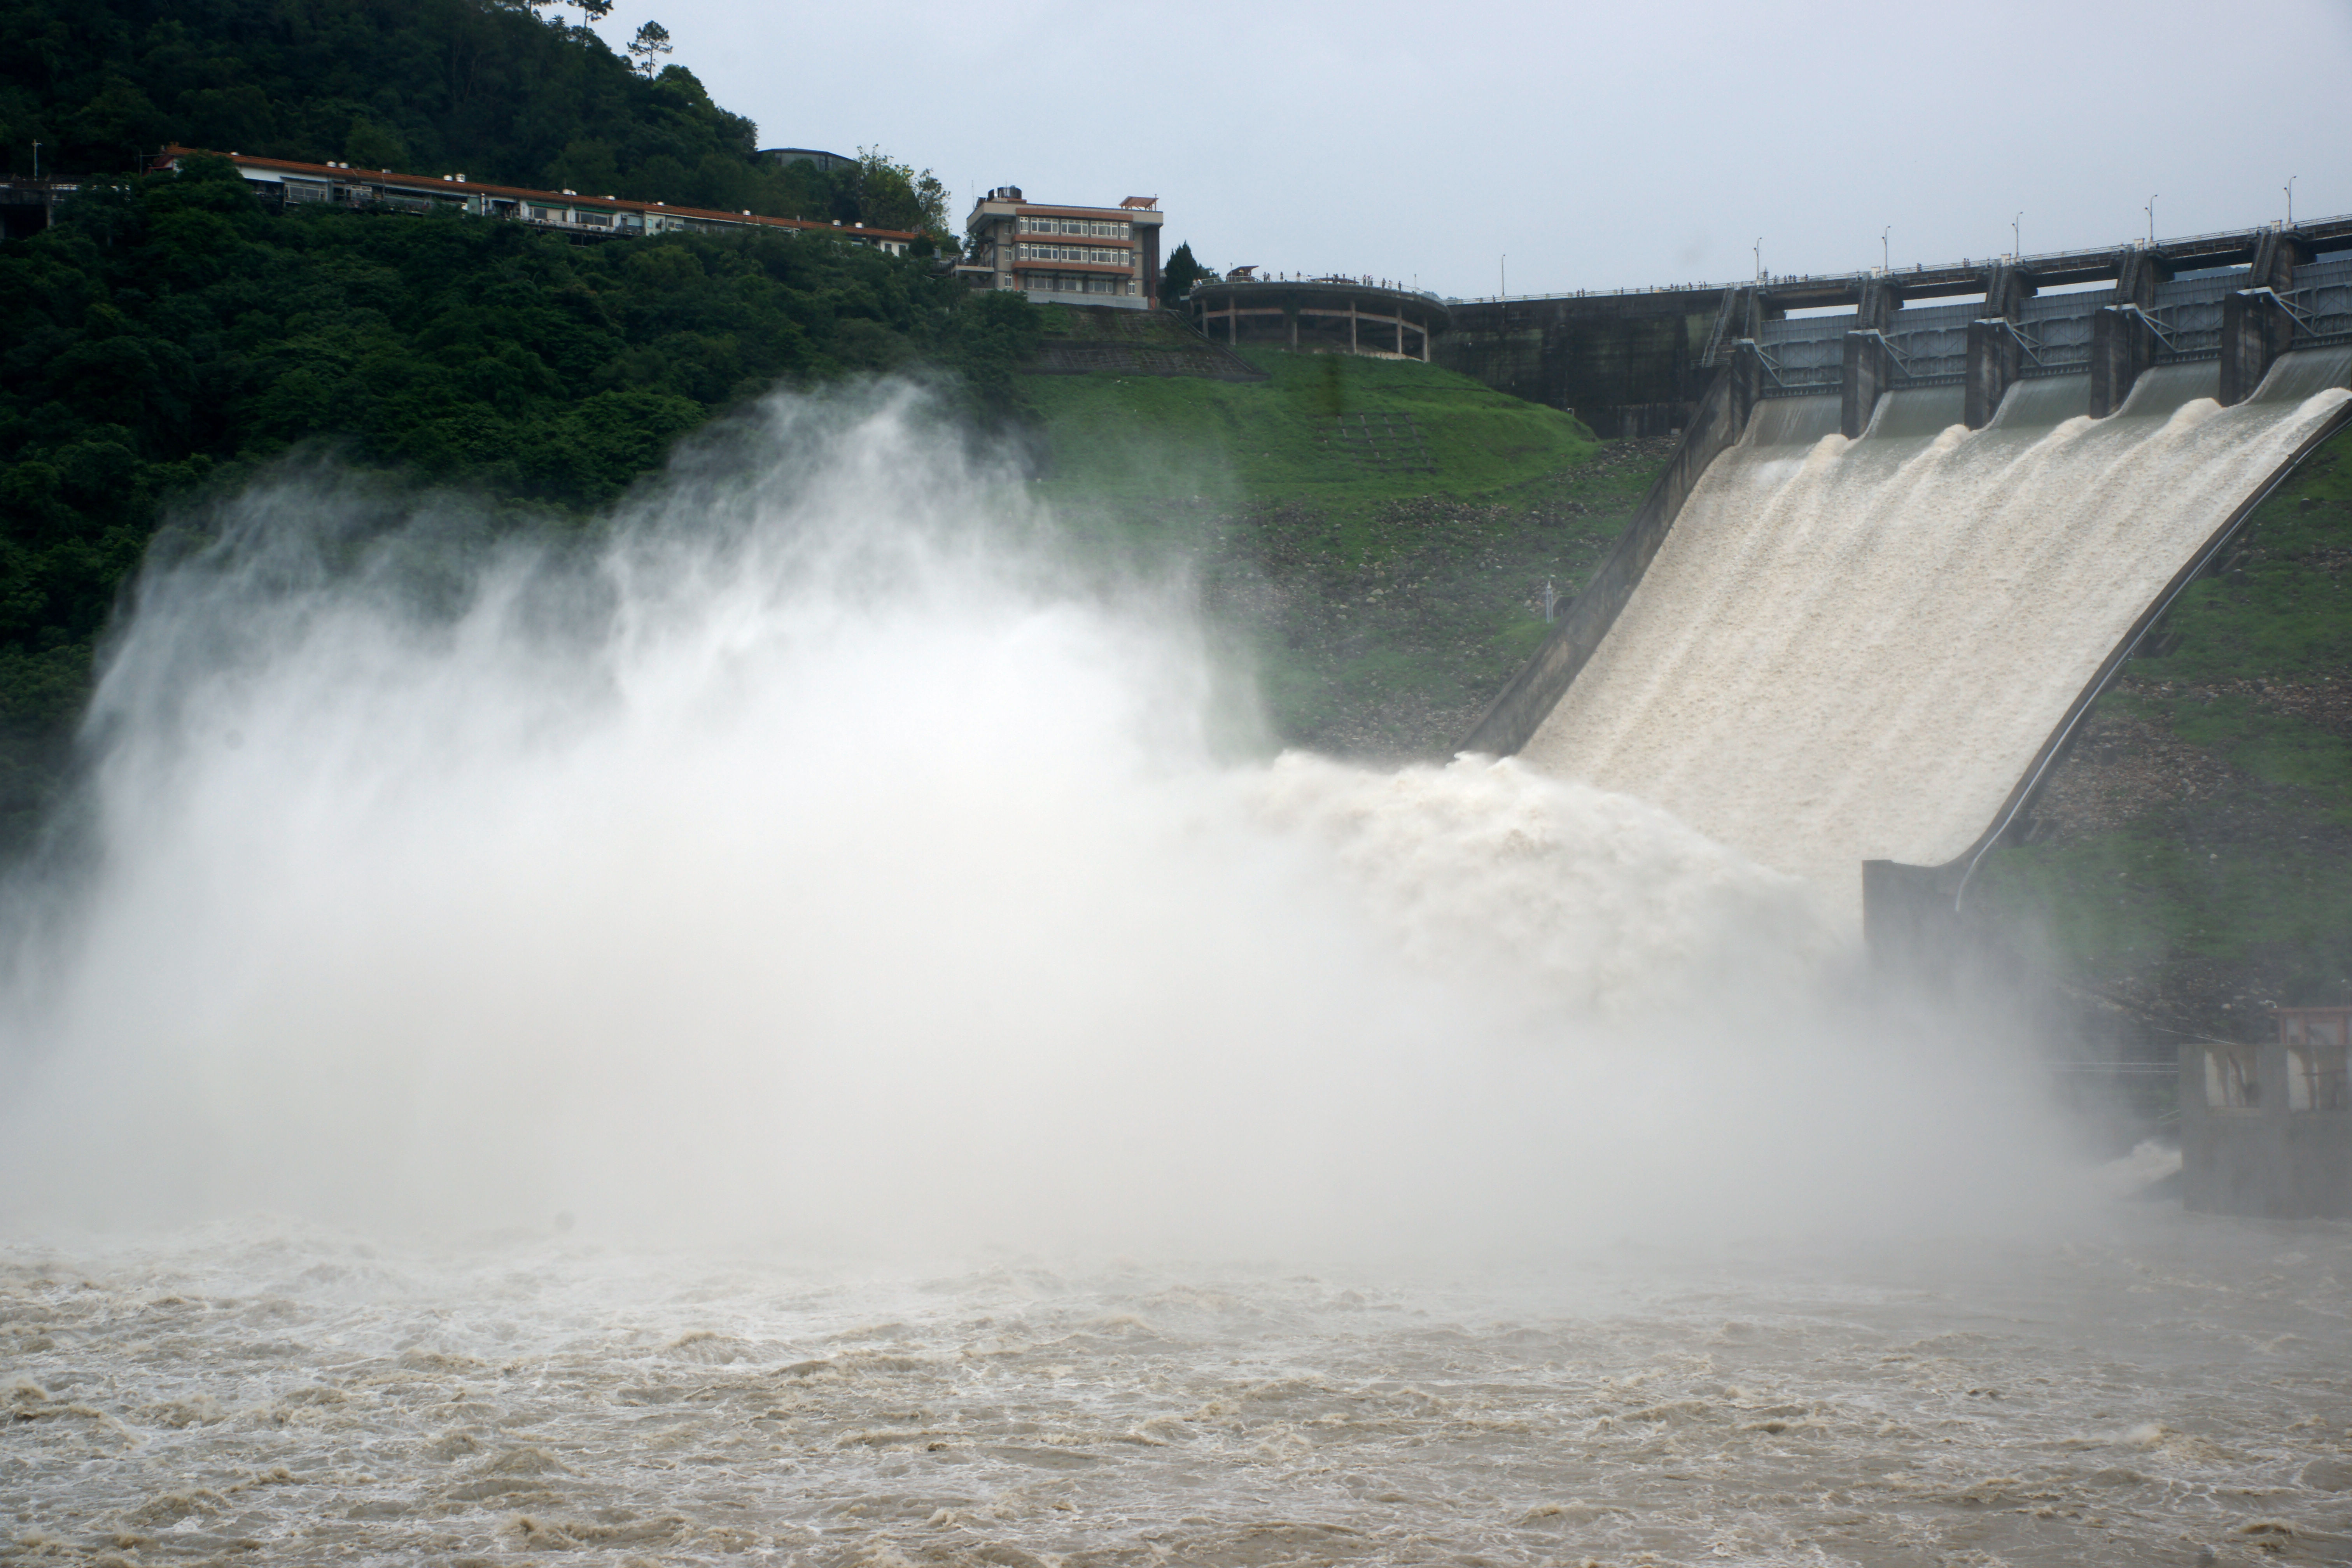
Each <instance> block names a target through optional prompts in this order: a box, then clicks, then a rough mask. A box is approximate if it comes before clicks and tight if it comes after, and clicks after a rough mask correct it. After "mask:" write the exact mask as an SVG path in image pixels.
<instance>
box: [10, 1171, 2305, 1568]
mask: <svg viewBox="0 0 2352 1568" xmlns="http://www.w3.org/2000/svg"><path fill="white" fill-rule="evenodd" d="M2347 1272H2352V1233H2347V1230H2346V1228H2345V1227H2342V1226H2309V1227H2303V1228H2294V1227H2287V1226H2255V1225H2245V1224H2237V1223H2231V1222H2224V1221H2215V1220H2205V1219H2198V1218H2193V1217H2192V1218H2184V1217H2183V1216H2181V1215H2179V1213H2178V1212H2177V1211H2172V1212H2167V1211H2165V1210H2162V1209H2158V1208H2155V1207H2150V1206H2144V1205H2130V1206H2118V1207H2116V1208H2115V1209H2113V1210H2109V1211H2105V1212H2102V1213H2100V1214H2099V1215H2097V1220H2096V1224H2095V1226H2086V1227H2085V1228H2084V1233H2083V1234H2079V1235H2077V1236H2075V1237H2073V1238H2072V1239H2048V1238H2045V1239H2043V1240H2041V1241H2037V1242H2034V1243H2031V1244H2021V1243H2019V1242H2014V1241H2011V1242H2001V1241H1994V1240H1987V1239H1983V1238H1981V1237H1979V1238H1977V1239H1973V1240H1970V1239H1956V1238H1949V1237H1945V1238H1937V1239H1934V1240H1932V1241H1930V1240H1928V1239H1926V1238H1922V1239H1921V1240H1920V1241H1918V1242H1916V1243H1914V1244H1888V1245H1885V1246H1882V1247H1877V1248H1875V1249H1874V1250H1872V1251H1871V1252H1870V1253H1869V1254H1868V1255H1867V1256H1858V1255H1857V1254H1856V1253H1855V1252H1854V1251H1853V1249H1852V1248H1851V1247H1847V1246H1844V1245H1842V1244H1839V1245H1832V1244H1828V1243H1822V1242H1816V1243H1814V1244H1812V1245H1807V1244H1804V1243H1796V1244H1787V1243H1781V1244H1774V1245H1769V1246H1768V1245H1763V1244H1757V1245H1740V1244H1737V1243H1733V1244H1727V1245H1726V1246H1724V1247H1721V1248H1719V1249H1717V1250H1716V1251H1714V1252H1713V1253H1712V1254H1711V1255H1709V1256H1707V1257H1706V1258H1689V1257H1683V1256H1675V1255H1671V1254H1667V1253H1664V1252H1662V1251H1660V1250H1659V1249H1656V1248H1648V1247H1641V1246H1638V1245H1633V1244H1628V1245H1626V1246H1624V1247H1620V1248H1616V1249H1612V1251H1609V1252H1604V1253H1601V1254H1597V1255H1588V1256H1583V1257H1579V1258H1555V1259H1551V1260H1548V1261H1547V1262H1545V1263H1543V1264H1541V1265H1536V1264H1527V1265H1522V1266H1520V1267H1519V1268H1517V1269H1516V1270H1514V1271H1513V1272H1510V1273H1508V1274H1497V1273H1494V1272H1491V1271H1489V1272H1484V1273H1474V1274H1469V1275H1457V1276H1454V1277H1445V1276H1429V1275H1416V1274H1412V1273H1410V1272H1408V1273H1407V1274H1405V1275H1403V1276H1402V1277H1401V1276H1400V1275H1398V1274H1397V1273H1394V1272H1382V1273H1380V1274H1374V1275H1356V1274H1345V1273H1326V1274H1322V1275H1306V1274H1298V1273H1291V1272H1286V1271H1283V1270H1280V1269H1277V1268H1267V1267H1250V1266H1243V1265H1230V1266H1224V1267H1190V1268H1168V1267H1157V1268H1155V1267H1146V1266H1143V1265H1140V1264H1136V1263H1129V1262H1108V1263H1100V1262H1098V1263H1096V1264H1094V1265H1091V1266H1085V1267H1081V1266H1075V1265H1069V1264H1062V1265H1056V1264H1054V1263H1049V1262H1046V1261H1043V1260H1040V1259H1035V1258H1003V1259H1002V1260H999V1261H995V1262H992V1263H989V1264H986V1265H984V1266H981V1267H973V1268H961V1269H957V1270H952V1271H949V1272H944V1273H940V1274H936V1275H925V1276H908V1277H895V1278H894V1277H876V1276H872V1275H866V1274H861V1273H859V1272H857V1271H855V1270H849V1271H837V1270H828V1269H824V1268H808V1267H805V1266H795V1265H793V1264H791V1263H788V1262H780V1261H776V1260H772V1259H771V1260H764V1261H761V1260H750V1259H742V1258H738V1259H736V1260H732V1261H728V1262H714V1261H709V1260H703V1261H696V1260H693V1259H690V1258H678V1257H674V1256H672V1257H658V1256H631V1255H628V1254H625V1253H617V1252H612V1251H608V1250H604V1249H600V1248H595V1247H588V1246H585V1245H580V1244H571V1243H567V1242H566V1240H564V1239H563V1238H561V1237H538V1238H533V1237H507V1238H504V1239H499V1240H491V1241H484V1242H482V1243H480V1244H478V1245H477V1246H475V1247H472V1248H470V1249H467V1250H465V1251H461V1252H457V1253H445V1254H440V1255H434V1256H426V1255H419V1254H413V1253H404V1252H402V1251H399V1250H397V1249H394V1248H391V1247H370V1246H365V1245H362V1244H360V1243H358V1242H355V1241H353V1240H352V1239H349V1238H347V1237H336V1236H331V1235H325V1234H321V1233H318V1232H313V1231H308V1230H303V1229H300V1228H295V1227H288V1226H269V1225H259V1224H251V1223H248V1224H245V1225H239V1226H218V1227H212V1228H208V1229H205V1230H204V1231H201V1232H198V1233H194V1234H189V1235H183V1236H179V1237H173V1238H171V1239H169V1240H165V1241H149V1242H141V1243H118V1244H113V1245H95V1244H86V1245H83V1246H79V1247H71V1248H68V1249H63V1250H50V1249H48V1248H45V1247H33V1246H26V1245H17V1246H15V1247H9V1248H8V1249H7V1250H6V1251H5V1254H0V1316H5V1331H6V1333H7V1334H8V1335H9V1336H10V1337H9V1339H8V1340H7V1341H6V1342H5V1343H6V1344H7V1345H8V1347H9V1348H8V1349H7V1351H6V1352H5V1355H6V1364H7V1365H8V1367H9V1375H10V1379H11V1381H12V1383H13V1386H11V1387H7V1388H6V1389H5V1399H6V1400H7V1402H8V1405H9V1411H10V1414H11V1415H13V1417H14V1419H13V1421H12V1422H11V1424H10V1425H8V1426H6V1427H5V1429H0V1519H5V1518H6V1517H7V1515H8V1514H10V1513H13V1515H14V1520H13V1538H12V1539H11V1540H10V1541H9V1542H7V1543H6V1544H5V1545H0V1556H5V1557H7V1558H9V1559H11V1560H19V1559H40V1560H53V1559H97V1558H119V1559H121V1560H124V1561H131V1562H176V1561H189V1560H195V1559H207V1558H215V1557H218V1558H220V1559H222V1560H228V1561H245V1562H253V1561H261V1562H320V1561H346V1560H350V1561H362V1562H383V1563H406V1562H425V1561H438V1562H464V1561H469V1560H470V1561H478V1562H501V1561H522V1560H526V1559H528V1560H530V1561H551V1560H552V1561H565V1560H579V1561H598V1562H626V1561H637V1562H722V1561H770V1560H781V1561H793V1562H806V1563H894V1564H895V1563H995V1564H1000V1565H1014V1568H1021V1565H1026V1564H1031V1563H1048V1564H1055V1563H1058V1564H1067V1565H1076V1564H1086V1563H1104V1564H1110V1563H1118V1564H1136V1565H1139V1568H1142V1565H1150V1564H1156V1563H1202V1564H1230V1565H1234V1568H1243V1565H1249V1568H1255V1565H1260V1564H1274V1563H1563V1562H1564V1563H1585V1562H1601V1563H1701V1562H1710V1561H1722V1560H1730V1561H1735V1562H1743V1563H1873V1564H1877V1563H1885V1564H1896V1563H1901V1564H1910V1563H1920V1564H1926V1563H2116V1564H2125V1563H2130V1564H2145V1563H2199V1562H2207V1561H2215V1560H2218V1561H2221V1562H2224V1563H2251V1562H2267V1561H2273V1560H2283V1561H2288V1562H2307V1563H2331V1562H2342V1561H2344V1560H2345V1558H2346V1553H2347V1548H2352V1534H2348V1533H2347V1525H2352V1324H2347V1301H2352V1296H2348V1295H2347ZM2209 1553H2210V1556H2209V1555H2207V1554H2209Z"/></svg>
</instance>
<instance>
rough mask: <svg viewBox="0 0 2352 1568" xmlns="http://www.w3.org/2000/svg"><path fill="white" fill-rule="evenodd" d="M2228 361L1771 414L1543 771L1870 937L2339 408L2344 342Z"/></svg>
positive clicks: (2350, 352) (1972, 832)
mask: <svg viewBox="0 0 2352 1568" xmlns="http://www.w3.org/2000/svg"><path fill="white" fill-rule="evenodd" d="M2219 374H2220V371H2219V368H2218V367H2217V365H2216V364H2215V363H2213V362H2212V361H2210V360H2201V361H2192V362H2189V363H2179V364H2172V365H2164V366H2159V367H2157V368H2154V369H2151V370H2150V371H2148V372H2147V373H2146V374H2143V375H2142V376H2141V377H2140V378H2139V379H2138V381H2137V384H2135V385H2134V386H2133V388H2132V390H2131V393H2130V395H2129V396H2128V398H2127V399H2126V402H2125V404H2124V405H2123V406H2122V407H2121V408H2120V409H2118V410H2117V411H2116V413H2115V414H2113V415H2112V416H2109V417H2106V418H2104V419H2093V418H2091V417H2089V407H2090V396H2091V393H2090V378H2089V377H2088V376H2084V375H2066V376H2056V377H2048V378H2042V379H2036V380H2028V381H2021V382H2018V383H2017V384H2014V385H2013V386H2011V388H2010V389H2009V391H2008V393H2007V395H2006V397H2005V398H2004V399H2003V401H2002V403H2001V405H2000V411H1999V414H1998V415H1997V416H1995V417H1994V419H1993V420H1992V421H1991V422H1990V424H1989V425H1988V426H1986V427H1985V428H1983V429H1980V430H1969V428H1967V427H1966V426H1965V424H1964V423H1963V419H1962V400H1963V396H1964V393H1963V389H1962V388H1960V387H1958V386H1950V385H1946V386H1929V387H1920V388H1913V389H1907V390H1904V391H1898V392H1895V393H1892V394H1889V395H1885V396H1884V397H1882V398H1880V399H1879V400H1878V401H1877V404H1876V411H1875V414H1874V417H1873V418H1872V420H1871V422H1870V424H1869V426H1868V427H1867V428H1866V429H1865V430H1864V433H1863V434H1862V436H1861V437H1859V438H1858V439H1853V440H1849V439H1847V438H1846V437H1844V436H1843V435H1841V434H1840V428H1841V399H1840V398H1839V397H1837V396H1832V395H1820V396H1801V397H1783V398H1779V399H1770V400H1765V401H1762V402H1759V403H1758V404H1757V405H1756V406H1755V407H1754V410H1753V412H1752V413H1751V414H1750V415H1749V416H1748V419H1747V422H1746V426H1745V429H1744V432H1743V433H1742V434H1741V436H1740V437H1739V439H1738V442H1737V443H1736V444H1735V445H1733V446H1731V447H1729V448H1728V449H1727V450H1726V451H1724V452H1723V453H1722V454H1721V455H1720V456H1718V457H1717V458H1715V459H1714V461H1713V462H1712V463H1711V464H1709V465H1707V467H1706V470H1705V472H1704V473H1703V475H1701V476H1700V477H1699V478H1698V479H1697V482H1696V485H1695V486H1693V487H1692V489H1690V491H1689V494H1688V499H1687V500H1686V501H1685V503H1684V505H1683V507H1682V509H1681V510H1680V512H1679V514H1678V515H1677V516H1675V518H1674V519H1673V521H1672V526H1671V529H1670V531H1667V532H1665V534H1664V539H1663V542H1660V543H1659V544H1658V545H1657V549H1656V554H1655V556H1654V559H1652V560H1651V561H1650V563H1649V564H1648V567H1647V570H1646V572H1643V573H1642V574H1641V575H1640V579H1639V582H1638V584H1637V585H1636V586H1634V587H1633V591H1632V593H1631V595H1630V597H1629V598H1627V599H1626V600H1625V602H1624V606H1623V608H1622V611H1621V612H1620V613H1619V614H1618V615H1617V616H1616V617H1615V619H1614V621H1613V623H1612V624H1611V625H1610V626H1609V627H1608V630H1607V633H1606V635H1605V636H1604V637H1601V640H1600V642H1599V645H1598V647H1596V648H1595V649H1594V650H1593V652H1592V654H1591V658H1590V659H1589V660H1588V661H1587V662H1586V663H1585V664H1584V665H1583V667H1582V668H1581V669H1580V671H1579V672H1578V673H1577V674H1576V676H1575V679H1573V682H1572V683H1571V684H1570V685H1569V686H1568V688H1567V690H1566V691H1565V693H1564V694H1563V695H1562V696H1561V697H1560V698H1559V700H1558V701H1557V703H1556V704H1554V705H1553V706H1552V708H1551V709H1550V710H1549V713H1548V714H1547V715H1546V716H1545V717H1544V718H1543V719H1542V721H1540V722H1539V723H1538V725H1537V726H1536V727H1535V729H1534V731H1533V733H1532V734H1531V735H1530V736H1529V737H1528V740H1527V742H1526V743H1525V745H1524V747H1523V749H1522V752H1521V754H1522V756H1523V758H1524V760H1525V761H1526V762H1527V763H1529V764H1530V765H1532V766H1534V767H1536V768H1537V769H1538V770H1540V771H1542V772H1545V773H1553V774H1556V775H1559V776H1563V777H1569V778H1574V779H1579V780H1582V781H1585V782H1588V783H1591V784H1598V785H1600V786H1601V787H1603V788H1607V789H1612V790H1618V791H1622V792H1624V793H1626V794H1630V795H1639V796H1641V797H1643V798H1645V799H1647V800H1650V801H1652V802H1654V803H1655V804H1657V805H1663V806H1665V807H1666V808H1667V809H1669V810H1671V811H1673V812H1675V814H1676V815H1678V816H1682V817H1683V818H1684V819H1685V820H1686V821H1688V822H1690V823H1691V824H1692V825H1694V826H1696V827H1698V828H1699V829H1701V830H1702V831H1704V832H1706V833H1707V834H1709V835H1710V836H1712V837H1716V838H1718V839H1720V840H1722V841H1724V842H1726V843H1728V844H1730V845H1732V846H1734V847H1738V848H1739V849H1741V850H1743V851H1744V852H1746V853H1747V854H1748V855H1750V856H1752V857H1754V858H1757V859H1759V860H1760V861H1762V862H1763V863H1765V864H1767V865H1769V866H1772V867H1775V868H1779V869H1780V870H1783V871H1787V872H1790V873H1793V874H1796V875H1799V876H1801V877H1803V878H1804V879H1807V880H1808V881H1809V882H1810V883H1811V884H1812V885H1813V886H1814V887H1815V888H1816V889H1819V891H1820V892H1821V894H1822V897H1823V899H1824V901H1825V902H1826V903H1827V905H1828V906H1829V907H1830V908H1831V909H1832V910H1835V911H1837V912H1838V913H1840V914H1842V915H1843V917H1844V918H1845V919H1847V920H1849V921H1855V922H1858V921H1859V919H1860V915H1861V910H1862V878H1861V863H1862V862H1864V861H1866V860H1892V861H1898V862H1904V863H1907V864H1911V865H1916V866H1937V865H1941V864H1944V863H1946V862H1948V861H1950V860H1952V859H1953V858H1955V857H1957V856H1959V855H1961V854H1963V853H1964V852H1966V851H1968V850H1969V848H1970V847H1971V846H1972V845H1973V844H1975V843H1976V842H1978V841H1979V838H1980V837H1981V836H1983V835H1984V834H1985V833H1986V832H1987V831H1988V829H1989V828H1990V827H1991V826H1993V825H1994V823H1995V818H1996V816H1998V815H1999V814H2000V811H2001V808H2002V806H2003V804H2004V802H2005V801H2006V800H2008V799H2009V798H2010V797H2011V794H2012V792H2013V791H2014V790H2016V789H2017V788H2018V787H2019V785H2020V784H2021V780H2022V779H2024V777H2025V775H2026V774H2027V773H2028V771H2029V770H2030V769H2031V768H2032V766H2033V765H2034V763H2035V761H2036V758H2037V756H2038V755H2039V754H2041V753H2042V752H2043V750H2044V748H2045V745H2046V743H2047V742H2049V741H2050V740H2051V738H2052V736H2053V731H2055V730H2056V729H2057V728H2058V727H2059V726H2061V725H2062V724H2063V722H2064V721H2065V720H2066V719H2067V717H2068V715H2069V712H2070V710H2072V709H2073V708H2074V705H2075V704H2076V702H2077V700H2078V699H2079V698H2080V697H2081V696H2082V695H2083V694H2084V691H2085V689H2086V688H2087V687H2088V686H2089V685H2090V683H2091V682H2092V681H2093V680H2094V679H2095V677H2096V676H2097V674H2098V673H2099V671H2100V670H2101V668H2102V667H2103V666H2104V665H2105V664H2106V663H2107V662H2108V661H2109V660H2110V658H2112V657H2113V656H2114V655H2115V654H2116V652H2117V651H2118V649H2119V647H2120V645H2122V644H2123V643H2124V642H2125V641H2126V639H2127V638H2128V637H2129V636H2130V635H2131V634H2132V632H2133V630H2134V628H2135V626H2137V625H2139V624H2141V622H2142V618H2143V617H2144V616H2146V615H2147V612H2148V610H2149V608H2150V607H2151V605H2154V604H2155V603H2156V602H2157V601H2158V599H2159V598H2160V597H2161V596H2162V595H2164V594H2165V593H2166V592H2167V590H2168V587H2169V586H2170V585H2171V584H2174V583H2175V581H2176V580H2177V579H2178V578H2179V575H2180V574H2182V573H2183V572H2184V570H2186V569H2188V568H2189V567H2190V566H2191V565H2192V564H2193V563H2195V562H2196V561H2197V560H2198V559H2199V558H2200V553H2201V552H2203V550H2204V549H2205V548H2206V546H2207V545H2208V543H2209V542H2210V541H2211V540H2212V539H2213V538H2214V536H2215V534H2216V531H2217V530H2219V529H2221V528H2222V527H2223V526H2224V525H2225V524H2227V523H2228V522H2229V521H2230V520H2231V519H2232V517H2233V516H2235V515H2236V514H2238V512H2239V511H2240V510H2242V508H2243V507H2244V505H2245V504H2246V503H2247V502H2248V501H2249V500H2252V498H2253V497H2254V496H2255V495H2256V494H2257V493H2258V492H2259V491H2260V490H2261V489H2263V487H2264V486H2265V485H2267V484H2268V483H2269V482H2270V480H2271V479H2273V476H2274V475H2276V474H2277V473H2278V472H2279V471H2280V470H2281V468H2283V467H2284V466H2285V465H2286V464H2288V463H2289V462H2291V461H2292V459H2293V458H2294V457H2295V455H2296V454H2297V453H2298V452H2299V451H2300V450H2301V449H2302V448H2303V447H2304V446H2305V444H2307V443H2308V442H2309V441H2310V440H2311V439H2312V438H2313V437H2314V436H2315V435H2316V434H2318V433H2319V432H2321V431H2322V430H2324V429H2325V428H2326V427H2327V426H2328V425H2329V424H2330V423H2331V421H2332V420H2333V419H2335V418H2336V417H2337V416H2338V414H2339V410H2340V409H2341V408H2342V405H2344V404H2345V403H2346V401H2347V392H2346V391H2345V390H2344V388H2345V384H2346V382H2347V379H2352V348H2347V347H2344V346H2340V345H2339V346H2333V347H2327V348H2319V349H2312V350H2306V351H2303V352H2300V353H2291V354H2288V355H2285V356H2284V357H2282V358H2281V359H2279V360H2278V361H2277V362H2276V363H2274V364H2273V366H2272V367H2271V368H2270V371H2269V373H2268V374H2267V375H2266V376H2265V378H2264V380H2263V383H2262V384H2261V386H2260V388H2259V389H2258V390H2257V391H2256V393H2255V394H2254V395H2253V396H2252V397H2251V398H2248V399H2246V400H2245V401H2243V402H2242V403H2240V404H2238V405H2235V406H2232V407H2227V408H2224V407H2222V406H2221V405H2220V404H2219V403H2218V402H2217V401H2216V400H2215V393H2216V390H2217V381H2218V377H2219Z"/></svg>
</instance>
